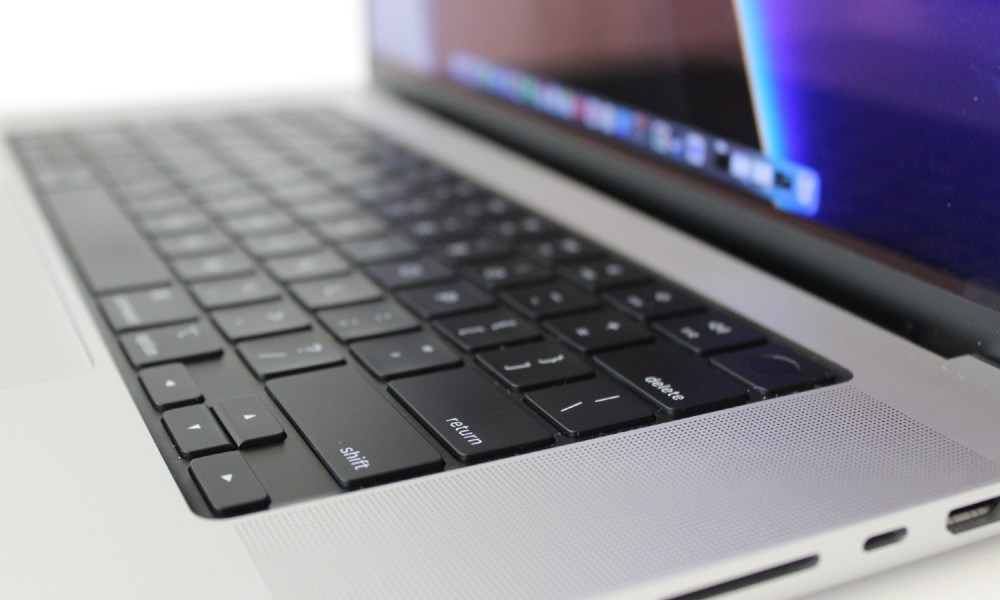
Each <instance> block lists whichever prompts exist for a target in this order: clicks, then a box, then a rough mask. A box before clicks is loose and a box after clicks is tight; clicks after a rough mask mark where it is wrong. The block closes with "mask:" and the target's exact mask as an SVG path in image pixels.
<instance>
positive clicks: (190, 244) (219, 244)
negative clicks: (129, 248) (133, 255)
mask: <svg viewBox="0 0 1000 600" xmlns="http://www.w3.org/2000/svg"><path fill="white" fill-rule="evenodd" d="M156 246H157V248H159V249H160V252H162V253H163V254H164V256H166V257H167V258H190V257H192V256H205V255H206V254H219V253H221V252H224V251H226V250H229V249H230V247H231V246H232V244H231V243H230V241H229V238H228V237H226V236H224V235H222V234H221V233H219V232H218V231H206V232H199V233H189V234H188V235H182V236H178V237H169V238H160V239H158V240H156Z"/></svg>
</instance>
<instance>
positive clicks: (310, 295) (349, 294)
mask: <svg viewBox="0 0 1000 600" xmlns="http://www.w3.org/2000/svg"><path fill="white" fill-rule="evenodd" d="M291 289H292V294H293V295H294V296H295V297H296V298H297V299H298V301H299V302H301V303H302V304H304V305H305V306H306V308H308V309H310V310H319V309H321V308H335V307H338V306H347V305H348V304H359V303H361V302H371V301H372V300H378V299H379V298H381V297H382V290H380V289H379V288H378V287H376V286H375V284H374V283H372V282H371V281H369V280H368V278H367V277H365V276H364V275H362V274H360V273H351V274H350V275H342V276H340V277H331V278H329V279H319V280H316V281H307V282H304V283H296V284H293V285H292V286H291Z"/></svg>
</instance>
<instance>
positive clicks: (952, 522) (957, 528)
mask: <svg viewBox="0 0 1000 600" xmlns="http://www.w3.org/2000/svg"><path fill="white" fill-rule="evenodd" d="M998 505H1000V498H993V499H991V500H984V501H983V502H977V503H975V504H970V505H969V506H963V507H962V508H956V509H955V510H953V511H951V512H950V513H948V531H950V532H952V533H962V532H963V531H969V530H970V529H975V528H976V527H980V526H982V525H986V524H987V523H992V522H994V521H997V520H1000V511H998V510H997V506H998Z"/></svg>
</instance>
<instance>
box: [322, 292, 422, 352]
mask: <svg viewBox="0 0 1000 600" xmlns="http://www.w3.org/2000/svg"><path fill="white" fill-rule="evenodd" d="M316 316H318V317H319V319H320V321H322V322H323V324H324V325H326V327H327V329H329V330H330V331H331V332H332V333H333V335H335V336H336V337H337V339H338V340H340V341H341V342H344V343H347V342H353V341H354V340H361V339H365V338H371V337H377V336H380V335H389V334H391V333H399V332H401V331H410V330H412V329H417V328H418V327H419V326H420V325H419V323H418V322H417V321H416V319H414V318H413V317H412V316H411V315H410V313H408V312H406V310H404V309H402V308H400V307H399V305H398V304H396V303H395V302H392V301H390V300H383V301H381V302H372V303H370V304H358V305H356V306H347V307H344V308H335V309H332V310H324V311H322V312H320V313H318V314H317V315H316Z"/></svg>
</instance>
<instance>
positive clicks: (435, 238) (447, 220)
mask: <svg viewBox="0 0 1000 600" xmlns="http://www.w3.org/2000/svg"><path fill="white" fill-rule="evenodd" d="M474 230H475V227H474V226H473V222H472V221H471V220H469V219H460V218H458V217H456V216H455V215H448V216H445V217H439V218H436V219H420V220H419V221H416V222H414V223H411V224H409V225H408V226H407V227H406V231H407V232H408V233H409V234H410V235H412V236H413V237H414V238H416V239H417V240H420V241H422V242H424V243H428V242H444V241H447V240H453V239H456V238H462V237H466V236H469V235H472V234H473V233H474Z"/></svg>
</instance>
